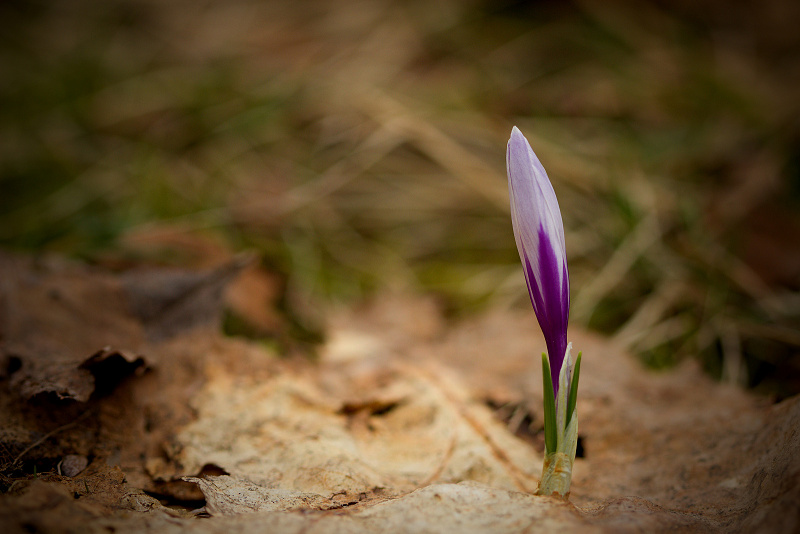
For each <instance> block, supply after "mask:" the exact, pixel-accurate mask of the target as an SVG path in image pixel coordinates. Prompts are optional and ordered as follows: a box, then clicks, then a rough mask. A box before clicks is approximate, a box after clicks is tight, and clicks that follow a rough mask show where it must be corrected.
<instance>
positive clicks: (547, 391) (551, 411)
mask: <svg viewBox="0 0 800 534" xmlns="http://www.w3.org/2000/svg"><path fill="white" fill-rule="evenodd" d="M542 381H543V382H544V448H545V453H546V454H550V453H553V452H556V445H557V444H558V436H557V433H556V395H555V392H554V391H553V381H552V379H551V378H550V361H549V360H548V359H547V354H545V353H544V352H543V353H542Z"/></svg>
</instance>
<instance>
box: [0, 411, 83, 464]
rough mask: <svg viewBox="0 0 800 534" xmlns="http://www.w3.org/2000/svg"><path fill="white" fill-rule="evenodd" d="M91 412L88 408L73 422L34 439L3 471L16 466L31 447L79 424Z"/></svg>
mask: <svg viewBox="0 0 800 534" xmlns="http://www.w3.org/2000/svg"><path fill="white" fill-rule="evenodd" d="M90 413H91V410H86V411H85V412H83V413H82V414H81V415H79V416H78V417H77V418H76V419H75V420H74V421H71V422H69V423H67V424H66V425H62V426H60V427H58V428H56V429H54V430H51V431H50V432H48V433H47V434H45V435H44V436H42V437H41V438H39V439H38V440H36V441H34V442H33V443H31V444H30V445H28V447H27V448H26V449H25V450H24V451H22V452H21V453H19V455H17V457H16V458H14V460H12V461H11V463H9V464H7V465H5V466H4V467H3V471H5V470H6V469H10V468H11V467H14V466H15V465H16V464H17V462H19V461H20V460H21V459H22V457H23V456H25V455H26V454H28V452H30V451H31V449H34V448H36V447H38V446H39V445H41V444H42V443H44V442H45V441H47V440H48V439H50V438H51V437H53V436H54V435H56V434H58V433H59V432H61V431H62V430H66V429H67V428H69V427H71V426H75V425H77V424H78V423H79V422H81V421H82V420H83V419H86V417H88V416H89V414H90Z"/></svg>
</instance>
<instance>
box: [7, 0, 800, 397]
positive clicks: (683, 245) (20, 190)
mask: <svg viewBox="0 0 800 534" xmlns="http://www.w3.org/2000/svg"><path fill="white" fill-rule="evenodd" d="M799 24H800V4H799V3H797V2H791V1H778V0H762V1H761V2H757V3H751V4H750V5H747V4H746V3H739V2H734V3H731V2H727V1H721V0H720V1H706V2H693V1H688V0H679V1H673V2H667V1H662V2H640V1H627V2H626V1H618V2H588V1H577V2H559V1H538V2H512V1H487V0H483V1H478V0H469V1H453V0H444V1H436V2H432V1H430V0H426V1H421V0H409V1H403V2H391V1H388V0H379V1H360V0H334V1H300V0H295V1H256V0H227V1H225V2H209V1H197V0H193V1H188V0H171V1H163V0H124V1H122V0H109V1H88V0H76V1H69V2H66V1H56V2H45V1H22V0H10V1H6V2H3V3H2V4H0V43H1V44H0V247H2V248H3V249H5V250H13V251H21V252H27V253H34V254H42V253H60V254H67V255H69V256H72V257H76V258H79V259H81V260H83V261H87V262H90V263H96V264H101V265H105V266H110V267H112V268H118V269H124V268H127V267H129V266H132V265H137V264H142V263H146V264H163V265H187V264H192V263H193V262H196V258H195V259H193V258H192V254H193V253H194V254H201V255H202V254H209V253H208V250H209V249H210V250H213V251H216V252H215V254H219V255H222V256H224V255H225V254H233V253H236V252H237V251H251V252H254V254H255V257H256V258H257V261H258V262H259V265H260V266H261V267H262V270H263V272H264V273H269V274H268V277H267V280H268V282H267V285H269V286H270V287H271V288H272V290H271V291H272V293H270V294H271V295H273V297H274V303H275V309H276V312H275V313H276V314H278V315H279V316H280V317H281V318H282V322H281V321H278V322H276V323H275V324H283V325H287V324H288V325H290V326H291V329H292V332H293V333H292V335H293V336H295V337H298V338H304V339H307V340H309V341H312V342H313V341H315V340H319V339H321V338H322V336H324V329H323V328H322V324H323V323H324V320H323V317H324V313H325V309H326V308H327V307H329V306H331V305H334V304H336V303H352V302H357V301H359V300H361V299H363V298H369V297H376V298H379V297H380V295H381V293H385V292H387V291H405V292H409V291H410V292H415V293H421V294H426V295H432V296H434V298H436V300H437V301H438V302H439V303H440V305H441V306H442V308H443V309H444V310H445V312H446V313H447V315H448V317H450V318H451V319H452V320H458V319H459V318H461V317H464V316H467V315H470V314H474V313H479V312H480V311H482V310H485V309H487V308H492V307H529V306H530V305H529V303H528V302H527V292H526V290H525V288H524V279H523V276H522V272H521V267H520V265H519V259H518V256H517V251H516V249H515V245H514V239H513V234H512V230H511V223H510V218H509V208H508V197H507V182H506V176H505V144H506V141H507V139H508V135H509V133H510V130H511V127H512V126H513V125H517V126H518V127H519V128H520V129H521V130H522V131H523V133H524V134H525V135H526V136H527V138H528V139H529V141H530V143H531V145H532V146H533V148H534V150H535V151H536V152H537V154H538V156H539V158H540V159H541V161H542V163H543V164H544V166H545V168H546V169H547V171H548V173H549V175H550V178H551V180H552V182H553V185H554V187H555V190H556V193H557V195H558V197H559V201H560V204H561V208H562V211H563V217H564V222H565V227H566V234H567V252H568V257H569V261H570V273H571V280H572V284H571V285H572V313H571V320H572V324H573V325H575V326H577V327H581V326H583V327H588V328H590V329H593V330H595V331H598V332H600V333H602V334H604V335H606V336H610V337H612V338H613V339H614V340H615V341H617V342H618V343H619V344H620V345H621V346H624V347H626V348H628V349H629V350H630V351H631V352H633V353H634V354H636V355H638V356H639V357H640V358H641V359H642V361H644V362H645V363H647V364H648V365H651V366H654V367H658V368H668V367H670V366H672V365H675V364H676V363H678V362H680V361H681V360H683V359H685V358H698V359H699V360H700V362H701V363H702V365H703V366H704V368H705V369H706V370H707V371H708V372H709V373H711V374H712V375H713V376H715V377H717V378H719V379H721V380H723V381H726V382H730V383H734V384H740V385H742V386H745V387H750V388H754V389H755V390H756V391H758V392H760V393H763V394H766V395H769V396H770V397H771V398H773V399H781V398H784V397H786V396H788V395H791V394H794V393H798V392H800V328H799V327H800V210H798V208H800V114H799V113H798V112H800V90H798V87H800V32H798V30H797V28H798V25H799ZM137 243H138V245H137ZM142 243H158V244H159V245H160V246H155V247H152V246H151V247H149V248H148V247H145V246H141V244H142ZM187 243H190V244H189V245H187ZM198 243H201V244H198ZM209 243H211V245H210V244H209ZM204 247H205V248H204ZM200 249H202V250H204V251H205V252H203V253H200V252H198V250H200ZM263 323H264V322H263V321H262V324H260V325H259V324H255V325H254V324H251V323H248V318H247V317H237V316H236V314H235V313H232V314H230V315H229V317H228V319H227V320H226V329H227V330H228V331H229V332H230V333H237V334H246V335H250V336H252V337H257V338H262V339H265V340H268V339H269V338H270V337H275V336H278V335H279V334H278V333H277V332H276V331H274V329H273V330H272V331H271V330H270V328H269V321H266V324H267V326H264V324H263ZM276 328H277V327H276ZM531 328H536V325H535V322H534V318H533V314H532V312H531ZM601 356H602V355H598V357H601Z"/></svg>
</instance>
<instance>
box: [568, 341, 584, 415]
mask: <svg viewBox="0 0 800 534" xmlns="http://www.w3.org/2000/svg"><path fill="white" fill-rule="evenodd" d="M581 355H583V352H579V353H578V358H577V359H576V360H575V367H574V368H573V370H572V382H571V383H570V386H569V399H568V400H567V425H569V420H570V419H572V414H573V413H574V412H575V404H576V403H577V402H578V379H579V378H580V375H581Z"/></svg>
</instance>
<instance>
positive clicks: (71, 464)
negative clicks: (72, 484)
mask: <svg viewBox="0 0 800 534" xmlns="http://www.w3.org/2000/svg"><path fill="white" fill-rule="evenodd" d="M87 465H89V459H88V458H86V456H80V455H78V454H68V455H66V456H64V459H63V460H61V474H62V475H64V476H65V477H74V476H75V475H77V474H78V473H80V472H81V471H83V470H84V469H86V466H87Z"/></svg>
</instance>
